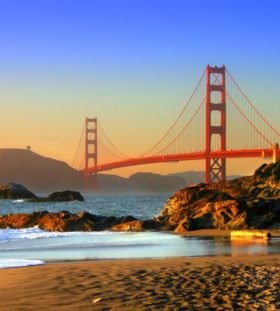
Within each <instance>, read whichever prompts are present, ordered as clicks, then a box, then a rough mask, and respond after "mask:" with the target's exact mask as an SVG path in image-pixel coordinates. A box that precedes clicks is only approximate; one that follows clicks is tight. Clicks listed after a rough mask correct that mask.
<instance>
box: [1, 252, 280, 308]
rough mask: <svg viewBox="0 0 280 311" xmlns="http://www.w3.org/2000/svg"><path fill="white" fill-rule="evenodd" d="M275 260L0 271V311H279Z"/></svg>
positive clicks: (83, 265)
mask: <svg viewBox="0 0 280 311" xmlns="http://www.w3.org/2000/svg"><path fill="white" fill-rule="evenodd" d="M279 259H280V255H258V256H252V255H251V256H250V255H248V256H236V257H235V256H231V257H206V258H193V259H191V258H178V259H149V260H114V261H89V262H71V263H51V264H47V265H44V266H37V267H28V268H16V269H2V270H0V280H1V282H0V301H1V304H0V310H2V311H5V310H9V311H11V310H12V311H13V310H40V311H41V310H280V273H279V272H280V265H279Z"/></svg>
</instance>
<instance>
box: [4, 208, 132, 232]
mask: <svg viewBox="0 0 280 311" xmlns="http://www.w3.org/2000/svg"><path fill="white" fill-rule="evenodd" d="M135 220H136V219H135V218H134V217H132V216H126V217H114V216H111V217H105V216H99V215H93V214H90V213H87V212H80V213H78V214H72V213H70V212H67V211H62V212H59V213H50V212H47V211H40V212H34V213H32V214H10V215H4V216H1V217H0V228H1V229H4V228H12V229H21V228H32V227H35V226H36V227H39V228H41V229H44V230H47V231H60V232H63V231H101V230H108V229H110V228H111V227H113V226H115V225H118V224H121V223H128V222H131V221H135Z"/></svg>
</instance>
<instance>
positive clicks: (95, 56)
mask: <svg viewBox="0 0 280 311" xmlns="http://www.w3.org/2000/svg"><path fill="white" fill-rule="evenodd" d="M279 38H280V2H279V1H276V0H275V1H272V0H266V1H265V0H263V1H259V0H242V1H239V0H235V1H224V0H220V1H218V0H214V1H213V0H211V1H210V0H209V1H206V0H205V1H202V0H189V1H188V0H169V1H166V0H133V1H131V0H127V1H125V0H115V1H114V0H100V1H97V0H92V1H85V0H76V1H71V0H40V1H38V0H9V1H8V0H0V102H1V107H2V109H1V113H0V124H1V132H0V147H1V148H25V147H26V146H27V145H30V146H31V148H32V150H33V151H35V152H38V153H40V154H42V155H45V156H49V157H52V158H57V159H61V160H64V161H67V162H68V163H69V164H71V162H72V159H73V157H74V154H75V149H76V146H77V143H78V140H79V137H80V134H81V130H82V127H83V122H84V118H85V117H86V116H89V117H98V119H99V120H100V121H101V123H102V126H103V128H105V129H106V132H107V134H108V135H109V136H110V138H111V139H112V140H113V142H114V143H115V144H116V145H117V146H118V147H119V148H120V149H121V150H123V151H124V152H126V153H128V154H132V155H136V154H139V153H141V152H143V151H145V150H146V149H148V148H149V147H150V146H151V145H152V144H153V143H154V142H155V141H156V140H157V139H158V138H159V137H160V136H161V135H162V134H163V132H164V131H165V130H166V129H167V127H169V125H170V124H171V123H172V122H173V121H174V119H175V118H176V117H177V115H178V113H179V112H180V111H181V109H182V107H183V105H184V103H185V102H186V100H187V98H188V97H189V96H190V94H191V92H192V90H193V88H194V86H195V85H196V82H197V81H198V79H199V77H200V76H201V74H202V72H203V70H204V68H205V66H206V65H207V64H208V63H210V64H212V65H221V64H225V65H226V66H227V68H228V69H229V71H230V72H231V73H232V74H233V76H234V77H235V79H236V80H237V81H238V83H239V84H240V85H241V86H242V88H243V89H244V90H245V92H246V94H247V95H248V97H249V98H250V99H251V100H252V101H253V102H254V104H255V106H256V107H257V108H258V109H259V111H260V112H261V113H262V114H263V115H264V116H265V117H266V118H267V119H268V120H269V121H270V122H271V123H272V125H274V126H275V127H276V128H277V129H278V130H279V128H280V121H279V117H280V113H279V104H280V103H279V86H280V39H279ZM259 162H260V161H259ZM259 162H258V163H259ZM236 163H237V162H234V161H233V162H232V166H229V173H251V170H252V169H253V168H254V166H255V163H256V161H250V162H248V161H241V162H240V163H242V165H240V164H239V165H237V164H236ZM248 163H250V164H249V165H248ZM193 168H194V169H203V168H204V164H203V163H196V162H190V163H187V162H183V163H180V164H167V165H164V166H163V165H162V164H161V165H154V166H153V165H150V166H145V167H136V168H129V169H123V170H117V171H114V172H113V173H116V174H120V175H128V174H130V173H132V172H134V171H139V170H140V171H154V172H162V173H167V172H171V171H173V172H175V171H178V170H189V169H193Z"/></svg>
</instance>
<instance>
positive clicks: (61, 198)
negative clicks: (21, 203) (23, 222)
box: [29, 190, 85, 202]
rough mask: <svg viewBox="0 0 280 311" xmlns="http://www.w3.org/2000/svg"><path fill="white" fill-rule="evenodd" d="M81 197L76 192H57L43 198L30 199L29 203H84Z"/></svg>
mask: <svg viewBox="0 0 280 311" xmlns="http://www.w3.org/2000/svg"><path fill="white" fill-rule="evenodd" d="M84 200H85V199H84V198H83V196H82V195H81V194H80V193H79V192H77V191H70V190H65V191H59V192H54V193H52V194H50V195H49V196H48V197H45V198H37V197H35V198H32V199H30V200H29V202H70V201H84Z"/></svg>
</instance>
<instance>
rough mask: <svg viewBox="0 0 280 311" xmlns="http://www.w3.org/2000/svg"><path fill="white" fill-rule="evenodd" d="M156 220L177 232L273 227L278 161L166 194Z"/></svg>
mask: <svg viewBox="0 0 280 311" xmlns="http://www.w3.org/2000/svg"><path fill="white" fill-rule="evenodd" d="M157 221H159V222H161V223H162V224H164V225H166V226H169V227H171V228H172V229H174V230H175V231H176V232H180V233H181V232H186V231H189V230H197V229H253V228H254V229H255V228H256V229H267V228H273V227H275V226H276V224H279V222H280V161H279V162H277V163H272V164H264V165H262V166H261V167H260V168H258V169H257V170H256V171H255V174H254V175H253V176H249V177H242V178H238V179H235V180H229V181H223V182H217V183H212V184H198V185H195V186H189V187H186V188H184V189H182V190H180V191H178V192H176V193H175V194H174V195H173V196H171V197H170V199H169V200H168V201H167V203H166V204H165V206H164V208H163V210H162V211H161V213H160V216H159V217H158V218H157Z"/></svg>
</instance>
